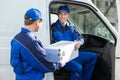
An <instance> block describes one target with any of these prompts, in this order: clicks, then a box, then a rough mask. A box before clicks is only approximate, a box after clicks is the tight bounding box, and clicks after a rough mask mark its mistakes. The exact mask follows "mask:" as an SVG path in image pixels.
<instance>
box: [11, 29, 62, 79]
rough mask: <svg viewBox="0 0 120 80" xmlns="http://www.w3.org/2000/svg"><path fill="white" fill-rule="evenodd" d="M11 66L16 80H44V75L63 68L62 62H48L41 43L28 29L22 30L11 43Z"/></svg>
mask: <svg viewBox="0 0 120 80" xmlns="http://www.w3.org/2000/svg"><path fill="white" fill-rule="evenodd" d="M10 64H11V65H12V67H13V70H14V72H15V74H16V80H43V78H44V73H46V72H50V71H55V70H57V69H59V68H60V67H61V63H60V62H55V63H52V62H49V61H47V60H46V51H45V50H44V48H43V46H42V44H41V42H40V41H38V40H37V39H35V37H34V36H33V33H32V32H30V31H29V30H28V29H26V28H22V29H21V32H20V33H18V34H17V35H16V36H15V37H14V38H13V39H12V41H11V58H10Z"/></svg>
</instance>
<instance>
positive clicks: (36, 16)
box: [25, 8, 43, 21]
mask: <svg viewBox="0 0 120 80" xmlns="http://www.w3.org/2000/svg"><path fill="white" fill-rule="evenodd" d="M25 15H28V18H25V20H33V21H35V20H43V18H42V14H41V12H40V11H39V10H38V9H35V8H31V9H29V10H28V11H27V12H26V13H25Z"/></svg>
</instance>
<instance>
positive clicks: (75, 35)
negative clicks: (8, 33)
mask: <svg viewBox="0 0 120 80" xmlns="http://www.w3.org/2000/svg"><path fill="white" fill-rule="evenodd" d="M71 30H72V32H73V33H72V35H73V39H74V40H77V41H79V42H80V45H83V44H84V37H83V36H82V34H81V33H80V32H79V31H78V30H77V29H76V28H75V27H72V28H71Z"/></svg>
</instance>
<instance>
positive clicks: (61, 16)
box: [51, 6, 97, 80]
mask: <svg viewBox="0 0 120 80" xmlns="http://www.w3.org/2000/svg"><path fill="white" fill-rule="evenodd" d="M69 16H70V10H69V8H68V7H67V6H60V7H59V8H58V20H57V21H56V22H55V23H54V24H52V26H51V29H52V42H53V43H55V42H58V41H60V40H68V41H76V45H75V48H76V49H79V48H80V46H81V45H83V43H84V39H83V37H82V35H81V34H80V33H78V32H77V31H76V30H75V29H74V28H73V27H72V26H71V25H70V23H69V22H68V18H69ZM96 60H97V55H96V54H95V53H93V52H80V51H79V56H78V57H77V58H75V59H74V60H72V61H70V62H68V63H67V64H66V65H65V67H64V69H66V70H68V71H70V72H71V80H91V76H92V73H93V70H94V67H95V64H96Z"/></svg>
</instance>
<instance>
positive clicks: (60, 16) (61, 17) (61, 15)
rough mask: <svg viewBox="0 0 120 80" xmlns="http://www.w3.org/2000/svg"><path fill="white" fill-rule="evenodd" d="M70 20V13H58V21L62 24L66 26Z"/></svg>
mask: <svg viewBox="0 0 120 80" xmlns="http://www.w3.org/2000/svg"><path fill="white" fill-rule="evenodd" d="M68 18H69V13H66V12H63V11H61V12H59V13H58V19H59V21H60V22H61V23H62V24H64V23H65V22H66V21H67V20H68Z"/></svg>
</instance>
